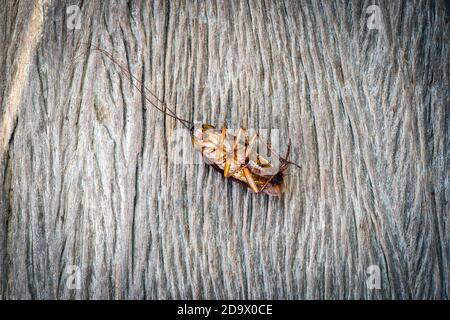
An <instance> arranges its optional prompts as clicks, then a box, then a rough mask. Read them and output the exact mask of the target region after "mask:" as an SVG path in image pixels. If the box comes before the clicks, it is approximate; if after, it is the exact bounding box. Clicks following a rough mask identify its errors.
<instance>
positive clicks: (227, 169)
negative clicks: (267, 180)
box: [224, 128, 256, 178]
mask: <svg viewBox="0 0 450 320" xmlns="http://www.w3.org/2000/svg"><path fill="white" fill-rule="evenodd" d="M240 130H241V131H243V129H242V128H239V130H238V134H237V135H239V134H240V133H239V131H240ZM245 132H246V133H247V131H245ZM246 138H247V142H248V136H247V134H246ZM255 141H256V134H255V135H254V136H253V137H252V138H251V139H250V142H248V144H247V146H246V148H245V164H244V165H241V166H239V168H237V169H236V170H234V171H233V172H232V173H229V170H230V168H229V166H230V165H228V168H227V163H228V161H227V163H225V169H226V170H224V176H225V177H227V178H228V177H229V176H231V175H234V174H236V173H238V172H239V171H241V170H243V169H244V168H247V166H248V165H249V164H250V161H249V158H248V156H249V154H250V150H251V148H252V146H253V144H254V143H255ZM233 149H234V156H235V158H237V148H233ZM225 172H227V175H225Z"/></svg>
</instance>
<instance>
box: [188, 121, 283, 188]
mask: <svg viewBox="0 0 450 320" xmlns="http://www.w3.org/2000/svg"><path fill="white" fill-rule="evenodd" d="M191 135H192V144H193V146H194V148H195V149H196V150H197V151H199V152H201V154H202V156H203V159H204V160H205V162H206V163H207V164H210V165H212V166H213V167H214V168H215V169H217V170H218V171H220V172H221V173H223V175H224V177H225V178H231V179H233V180H236V181H239V182H242V183H244V184H245V185H247V186H248V187H249V188H250V189H251V190H252V191H253V192H255V193H260V192H263V193H266V194H268V195H271V196H278V197H279V196H281V194H282V192H283V182H284V175H283V172H284V171H285V170H286V169H287V167H288V165H289V164H290V162H289V161H287V160H286V158H287V157H288V155H289V154H287V156H286V157H285V158H282V157H279V158H280V166H277V165H275V164H274V163H273V162H270V161H269V160H268V159H267V158H265V157H264V156H262V155H261V154H259V153H257V152H255V151H254V148H253V147H254V145H255V143H256V140H257V139H259V135H258V134H256V135H253V136H252V137H250V138H249V137H248V134H247V131H245V130H244V129H239V130H238V133H237V135H236V136H233V135H230V134H228V133H227V128H226V127H224V128H222V129H221V130H218V129H216V128H215V127H214V126H212V125H209V124H203V125H202V126H200V127H198V128H195V127H193V128H192V129H191ZM241 135H244V136H245V142H244V143H242V142H241V139H240V138H241ZM266 146H267V147H268V148H270V146H269V145H268V144H266ZM288 152H289V151H288Z"/></svg>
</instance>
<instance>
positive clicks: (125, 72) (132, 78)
mask: <svg viewBox="0 0 450 320" xmlns="http://www.w3.org/2000/svg"><path fill="white" fill-rule="evenodd" d="M82 44H83V45H86V46H88V48H87V50H90V51H97V52H100V53H101V54H103V55H104V56H105V57H107V58H108V59H109V60H110V61H111V62H112V63H113V64H114V65H115V66H116V67H118V68H119V70H120V73H121V74H122V75H124V76H125V77H127V78H128V80H130V83H131V85H132V86H133V87H135V88H136V89H137V90H138V91H139V92H140V93H141V94H142V96H143V97H144V99H145V100H146V101H147V102H148V103H150V104H151V106H152V107H154V108H155V109H157V110H159V111H160V112H162V113H163V114H165V115H167V116H169V117H171V118H173V119H175V120H178V121H179V122H180V123H181V124H182V125H183V126H184V127H185V128H186V129H187V130H188V131H189V132H190V133H191V135H192V131H193V130H192V128H193V127H194V123H193V122H192V121H189V120H186V119H182V118H180V117H178V116H177V115H176V113H175V112H174V111H173V110H172V109H171V108H169V107H168V106H167V103H165V102H164V101H161V99H159V98H158V96H157V95H156V94H154V93H153V92H152V91H151V90H150V89H149V88H147V86H145V84H144V83H143V82H142V81H141V80H139V79H138V78H137V77H136V76H134V75H133V74H132V73H131V72H130V71H129V70H128V69H127V68H126V67H125V66H123V65H122V64H120V63H119V62H118V61H117V60H116V59H115V58H114V56H113V55H112V54H111V53H110V52H108V51H106V50H105V49H102V48H100V47H99V46H96V45H91V44H89V43H82ZM85 53H86V52H83V53H82V54H85ZM75 60H76V59H75ZM135 82H137V83H138V84H140V85H141V86H142V87H143V88H144V91H145V92H148V93H149V94H150V95H151V96H152V97H153V99H155V100H156V101H157V102H158V103H160V104H161V105H162V107H163V108H161V107H159V106H158V105H157V104H156V103H154V102H153V101H151V100H150V98H149V97H147V95H146V94H145V92H143V91H142V89H141V88H140V87H139V86H138V85H137V84H136V83H135Z"/></svg>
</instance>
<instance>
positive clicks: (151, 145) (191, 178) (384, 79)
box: [0, 0, 450, 299]
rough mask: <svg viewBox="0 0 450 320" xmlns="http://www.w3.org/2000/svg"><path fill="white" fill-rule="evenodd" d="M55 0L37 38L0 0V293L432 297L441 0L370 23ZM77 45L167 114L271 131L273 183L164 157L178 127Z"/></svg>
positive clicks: (443, 20) (336, 16) (284, 9)
mask: <svg viewBox="0 0 450 320" xmlns="http://www.w3.org/2000/svg"><path fill="white" fill-rule="evenodd" d="M72 2H73V3H72ZM72 2H71V3H70V4H78V5H79V6H81V12H82V17H81V29H79V30H77V29H74V30H70V29H68V28H67V25H66V22H67V19H66V18H67V16H66V7H67V5H68V3H66V2H65V1H54V2H52V3H51V4H50V5H49V6H48V10H47V11H45V10H44V9H42V10H41V11H40V12H41V13H43V14H44V16H45V20H44V21H43V24H42V28H43V32H42V38H40V36H39V32H38V31H36V30H35V31H31V33H30V32H29V31H26V30H27V26H29V24H30V21H31V16H32V15H33V12H34V11H33V4H34V2H32V1H21V2H15V3H11V2H10V1H6V0H5V1H3V2H2V4H1V6H2V10H1V11H0V39H1V41H0V42H1V44H2V46H0V63H1V69H0V92H2V94H1V96H0V108H1V109H0V110H1V118H0V121H2V122H1V124H2V126H3V127H6V126H7V125H9V124H11V125H12V126H11V127H8V128H10V129H9V130H5V131H3V132H2V136H1V137H0V138H1V139H0V141H7V143H6V144H5V146H6V147H5V149H4V150H2V152H1V157H2V158H1V168H0V169H1V170H0V181H1V185H0V186H1V188H2V193H1V200H0V201H1V202H0V210H1V211H0V232H1V237H0V298H2V299H17V298H27V299H28V298H38V299H41V298H61V299H73V298H119V299H122V298H139V299H140V298H153V299H154V298H288V299H297V298H308V299H312V298H325V299H335V298H344V299H345V298H368V299H370V298H445V299H447V298H448V293H449V220H448V214H449V205H448V197H449V185H448V179H449V176H448V161H449V159H448V150H449V149H448V147H449V118H448V107H449V91H448V88H449V61H450V59H449V58H450V54H449V24H448V21H449V8H448V7H445V2H444V1H402V2H399V1H380V2H377V3H376V4H378V5H379V7H380V8H381V16H382V20H381V21H382V23H383V25H384V28H382V29H379V30H378V29H369V28H368V27H367V25H366V23H367V19H368V18H369V16H370V14H366V9H367V7H369V6H370V5H372V4H373V3H372V1H314V0H311V1H302V2H301V3H300V2H296V1H284V2H283V1H252V0H251V1H248V2H247V1H217V2H216V1H187V2H185V1H180V2H179V1H171V2H170V3H168V2H164V1H155V2H146V1H136V2H134V1H130V2H129V3H125V2H119V1H104V2H100V1H84V2H77V1H72ZM44 7H45V6H43V7H42V8H44ZM27 33H28V34H27ZM25 35H26V37H25ZM26 39H38V40H39V44H38V46H37V48H36V49H34V50H33V52H32V54H31V57H30V60H29V69H28V73H27V76H26V77H24V78H23V79H22V78H17V77H18V73H17V72H16V71H15V70H17V68H18V66H17V64H19V63H18V61H19V60H18V59H19V58H18V57H20V54H21V53H23V52H24V51H25V50H26V48H30V45H31V44H30V41H27V40H26ZM83 42H89V43H93V44H98V45H100V46H101V47H102V48H104V49H107V50H109V51H111V52H113V53H114V55H115V56H116V57H118V58H119V59H120V60H122V61H123V62H126V64H127V66H128V67H129V68H130V70H131V71H132V72H133V73H134V74H135V75H136V76H137V77H138V78H142V79H144V80H145V83H146V85H147V86H148V87H149V88H151V89H152V90H153V91H155V92H156V93H157V94H158V95H159V96H160V97H161V98H164V100H165V101H167V102H168V103H170V105H172V106H175V107H176V110H177V112H178V114H179V115H180V116H181V117H184V118H189V119H194V120H195V121H197V122H208V123H212V124H216V125H218V126H220V125H221V124H222V123H223V121H224V120H227V122H228V124H229V126H230V127H233V128H237V127H238V126H240V125H242V126H245V127H247V128H255V129H257V128H260V129H276V130H279V132H280V133H281V137H282V142H283V143H282V144H281V145H280V149H281V152H284V151H285V147H286V145H287V140H288V138H291V139H292V142H293V154H292V155H293V160H294V161H296V162H298V163H300V164H301V165H302V169H301V170H298V169H295V168H291V169H290V171H289V177H288V185H287V188H286V189H287V190H286V194H285V197H284V198H283V199H281V200H279V199H274V198H268V197H267V196H264V195H254V194H252V193H251V192H250V191H248V190H246V189H244V188H243V187H242V186H240V185H235V184H233V183H231V182H229V181H226V180H225V179H223V178H222V177H221V176H220V175H219V174H218V173H216V172H215V171H213V170H212V169H211V168H208V167H207V166H205V165H180V164H175V163H173V162H172V161H171V159H173V158H174V157H175V155H176V147H175V146H173V145H171V144H170V143H168V142H170V141H171V139H172V137H173V134H174V133H175V132H177V130H179V129H180V128H181V126H180V125H179V124H176V123H175V122H174V121H173V120H171V119H169V118H167V119H164V118H163V117H162V115H161V114H159V113H157V112H156V111H154V110H153V109H151V107H150V106H149V105H148V104H147V105H146V107H147V108H144V107H143V105H144V103H143V99H142V97H141V96H140V94H139V92H137V90H135V89H133V88H132V87H131V86H130V84H129V82H128V81H127V80H126V79H125V78H124V77H120V75H119V74H118V73H117V72H115V69H114V68H113V66H112V65H111V64H110V63H108V61H107V60H105V59H104V58H102V57H101V56H99V55H98V54H94V53H89V54H87V55H84V56H83V55H81V56H80V57H79V59H78V60H77V62H74V58H75V57H77V56H79V55H80V54H81V53H82V52H83V49H84V48H85V46H83V45H82V43H83ZM23 58H24V59H26V55H25V56H23ZM22 63H24V62H23V61H22ZM25 63H26V62H25ZM19 65H20V64H19ZM15 77H16V78H15ZM17 79H19V80H21V81H19V82H18V83H20V84H21V86H19V87H20V89H21V90H22V91H23V94H22V95H21V100H20V101H19V104H18V106H17V114H14V113H11V112H10V111H8V110H9V109H8V106H10V103H9V102H8V99H9V98H7V97H8V96H10V97H11V96H12V97H14V96H16V95H15V94H11V92H12V91H11V90H13V89H14V88H13V87H14V86H13V84H14V81H16V82H17ZM16 89H17V88H16ZM3 127H2V128H3ZM183 152H187V151H186V150H185V151H183ZM73 265H75V266H78V267H79V270H80V276H81V288H80V289H70V286H69V287H68V286H67V282H68V281H69V280H70V278H69V276H70V273H68V271H70V270H69V268H70V266H73ZM371 265H375V266H378V267H379V268H380V271H381V288H380V289H371V288H370V287H368V286H367V280H368V277H369V274H367V268H368V267H369V266H371Z"/></svg>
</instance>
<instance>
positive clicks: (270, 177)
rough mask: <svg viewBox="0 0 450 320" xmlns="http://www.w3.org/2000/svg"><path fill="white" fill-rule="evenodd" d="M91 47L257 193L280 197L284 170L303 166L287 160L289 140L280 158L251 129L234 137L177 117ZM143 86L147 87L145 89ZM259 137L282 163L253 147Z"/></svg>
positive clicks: (217, 165) (217, 164) (210, 158)
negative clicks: (274, 161)
mask: <svg viewBox="0 0 450 320" xmlns="http://www.w3.org/2000/svg"><path fill="white" fill-rule="evenodd" d="M90 50H93V51H97V52H100V53H102V54H103V55H105V56H106V57H107V58H109V59H110V60H111V62H112V63H113V64H114V65H115V66H117V67H118V68H119V70H120V72H121V73H122V74H123V75H125V76H126V77H127V78H128V79H129V80H130V82H131V84H132V85H133V86H134V87H135V88H136V89H137V90H138V91H139V92H140V93H141V94H142V96H143V97H144V99H145V100H146V101H147V102H149V103H150V104H151V105H152V106H153V107H154V108H156V109H157V110H159V111H160V112H162V113H163V114H165V115H167V116H169V117H172V118H174V119H175V120H177V121H179V122H180V123H181V124H182V125H183V126H184V127H185V128H186V129H188V130H189V133H190V135H191V138H192V144H193V146H194V149H195V150H197V151H199V152H201V154H202V157H203V159H204V160H205V162H206V163H207V164H209V165H211V166H212V167H213V168H214V169H216V170H218V171H220V172H221V173H222V174H223V175H224V177H225V178H231V179H233V180H234V181H238V182H241V183H243V184H245V185H246V186H247V187H249V188H250V189H251V190H252V191H253V192H255V193H261V192H263V193H266V194H268V195H271V196H281V194H282V192H283V183H284V172H285V171H286V169H287V168H288V166H289V165H290V164H293V165H295V166H297V167H300V166H299V165H297V164H295V163H293V162H291V161H289V160H288V158H289V153H290V149H291V143H290V141H289V144H288V148H287V153H286V156H284V157H281V156H280V155H279V154H277V153H276V152H275V151H274V150H272V147H271V146H270V144H268V143H266V142H265V141H264V140H263V139H261V138H260V135H259V134H258V133H256V134H254V135H253V136H251V137H249V135H248V131H247V130H245V129H243V128H240V129H239V130H238V131H237V134H236V136H233V135H229V134H228V133H227V126H226V125H224V127H223V128H222V129H220V130H219V129H216V128H215V127H214V126H212V125H210V124H202V125H200V126H195V125H194V123H193V122H192V121H189V120H186V119H182V118H180V117H178V116H177V115H176V114H175V112H174V111H173V110H172V109H171V108H169V107H168V106H167V104H166V103H165V102H163V101H161V100H160V99H159V98H158V97H157V96H156V95H155V94H154V93H153V92H151V91H150V90H149V89H148V88H147V87H146V86H145V85H144V84H143V83H142V82H141V81H140V80H139V79H137V78H136V77H135V76H133V75H132V74H131V73H130V72H129V71H128V70H127V68H125V67H124V66H123V65H121V64H120V63H118V62H117V61H116V60H115V59H114V57H113V55H112V54H111V53H109V52H108V51H106V50H104V49H101V48H100V47H98V46H94V47H91V48H90ZM135 82H136V83H137V84H136V83H135ZM138 84H139V85H138ZM141 88H144V89H143V90H142V89H141ZM143 91H144V92H143ZM146 93H148V94H149V95H150V96H151V97H152V99H154V100H156V103H155V102H154V101H152V100H151V99H150V98H149V97H148V96H147V95H146ZM242 136H244V143H242V141H241V138H242ZM257 140H259V141H261V142H262V143H263V144H264V145H265V146H266V147H267V148H268V149H269V151H270V152H271V153H274V154H275V155H276V156H277V157H278V160H279V166H277V165H275V164H274V163H273V162H270V161H269V160H268V159H267V158H265V157H263V156H262V155H261V154H259V153H257V152H255V151H254V150H253V147H254V145H255V143H256V141H257Z"/></svg>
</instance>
